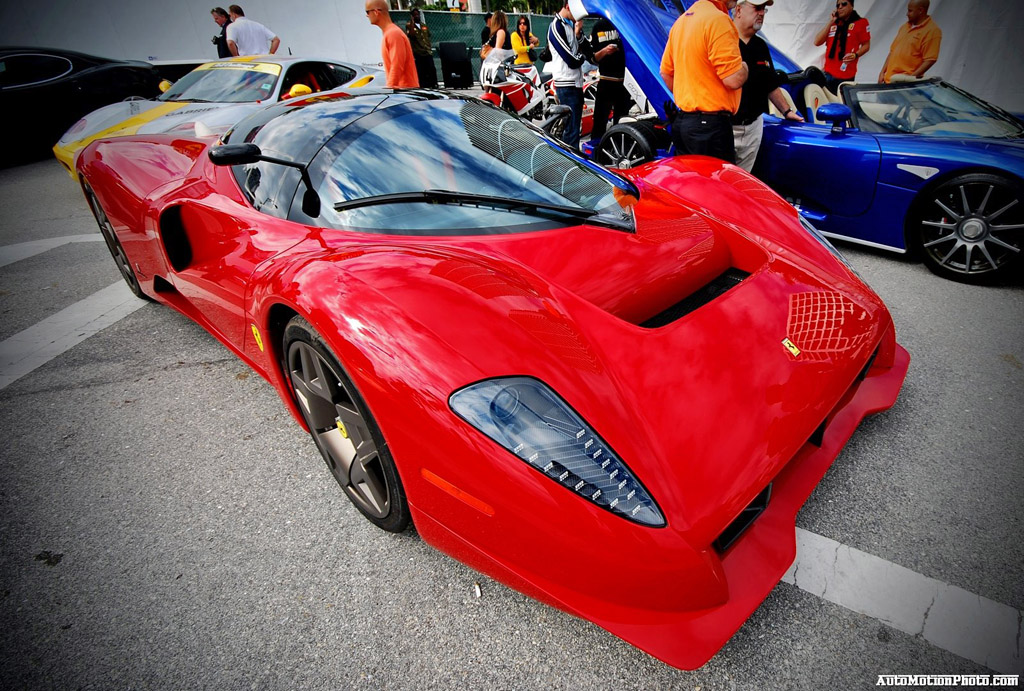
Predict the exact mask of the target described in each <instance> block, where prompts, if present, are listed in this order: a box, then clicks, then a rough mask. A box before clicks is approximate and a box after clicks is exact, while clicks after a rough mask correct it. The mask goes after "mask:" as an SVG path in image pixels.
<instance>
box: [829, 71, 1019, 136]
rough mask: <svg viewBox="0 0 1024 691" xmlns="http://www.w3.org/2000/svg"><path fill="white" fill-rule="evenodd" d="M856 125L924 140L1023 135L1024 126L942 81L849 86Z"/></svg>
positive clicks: (865, 128)
mask: <svg viewBox="0 0 1024 691" xmlns="http://www.w3.org/2000/svg"><path fill="white" fill-rule="evenodd" d="M844 93H845V94H846V100H847V102H848V103H849V104H850V106H851V109H852V110H853V117H854V123H855V124H856V125H857V127H859V128H860V129H861V130H863V131H865V132H871V133H875V134H893V133H896V134H918V135H921V136H923V137H958V138H963V137H997V138H1008V137H1020V136H1021V135H1022V134H1024V129H1022V127H1021V124H1020V123H1019V122H1018V121H1017V120H1016V119H1015V118H1013V117H1012V116H1011V115H1009V114H1008V113H1005V112H1003V111H1001V110H999V109H998V108H994V107H992V106H990V105H988V104H987V103H985V102H984V101H981V100H979V99H977V98H975V97H973V96H971V95H970V94H968V93H967V92H965V91H961V90H960V89H957V88H956V87H954V86H952V85H950V84H947V83H945V82H942V81H939V80H930V81H923V82H906V83H897V84H889V85H884V84H880V85H868V86H860V85H852V86H848V87H846V88H845V91H844Z"/></svg>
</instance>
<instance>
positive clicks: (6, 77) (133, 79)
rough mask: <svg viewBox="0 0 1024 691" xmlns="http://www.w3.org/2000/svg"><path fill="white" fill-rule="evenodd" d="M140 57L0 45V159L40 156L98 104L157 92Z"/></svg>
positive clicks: (154, 77) (154, 74)
mask: <svg viewBox="0 0 1024 691" xmlns="http://www.w3.org/2000/svg"><path fill="white" fill-rule="evenodd" d="M159 84H160V75H159V74H158V73H157V71H156V68H155V67H154V66H153V65H150V64H149V63H146V62H139V61H134V60H109V59H107V58H100V57H96V56H94V55H85V54H83V53H76V52H74V51H69V50H52V49H49V48H19V47H3V48H0V110H2V112H3V113H4V119H5V120H6V121H7V122H8V137H7V144H6V145H5V147H4V148H5V151H4V153H3V156H2V157H0V160H2V161H3V163H4V164H5V165H11V164H15V163H22V162H25V161H28V160H33V159H36V158H43V157H45V156H47V155H48V154H49V153H50V148H51V147H52V146H53V144H54V142H56V141H57V140H58V139H59V138H60V136H61V135H62V134H64V131H65V130H67V128H68V127H70V126H71V125H73V124H74V123H75V122H76V121H77V120H78V119H79V118H80V117H82V116H83V115H85V114H86V113H89V112H92V111H93V110H95V109H97V108H99V107H100V106H104V105H107V104H108V103H113V102H114V101H121V100H124V99H126V98H133V97H136V98H150V97H153V96H156V95H157V94H159V93H160V89H159Z"/></svg>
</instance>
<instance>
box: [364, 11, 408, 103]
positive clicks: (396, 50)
mask: <svg viewBox="0 0 1024 691" xmlns="http://www.w3.org/2000/svg"><path fill="white" fill-rule="evenodd" d="M366 18H367V19H368V20H369V22H370V23H371V24H373V25H374V26H376V27H378V28H379V29H380V30H381V45H380V54H381V60H382V62H383V63H384V76H385V78H386V81H385V84H386V86H387V87H388V88H390V89H405V88H416V87H418V86H419V85H420V78H419V75H418V74H417V73H416V60H415V58H414V57H413V54H412V43H410V42H409V37H408V36H406V35H405V32H404V31H402V30H401V29H400V28H398V26H396V25H395V23H394V22H393V21H391V11H390V8H389V6H388V3H387V0H366Z"/></svg>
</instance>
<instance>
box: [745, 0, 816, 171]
mask: <svg viewBox="0 0 1024 691" xmlns="http://www.w3.org/2000/svg"><path fill="white" fill-rule="evenodd" d="M774 2H775V0H737V2H736V9H735V10H733V13H732V20H733V23H734V24H735V25H736V31H737V32H738V33H739V35H740V55H741V56H742V57H743V62H744V63H746V65H747V68H748V69H749V70H750V76H749V77H747V83H746V84H744V85H743V93H742V95H741V97H740V107H739V109H738V110H737V111H736V114H735V115H733V116H732V134H733V139H734V141H735V144H736V165H738V166H739V167H740V168H743V170H745V171H747V172H748V173H749V172H750V171H751V170H752V169H753V168H754V159H756V158H757V150H758V148H759V147H760V146H761V127H762V125H763V120H764V118H763V115H764V113H765V112H767V110H768V101H769V99H770V100H771V102H772V103H774V104H775V107H776V108H778V109H779V112H780V113H782V117H784V118H785V119H787V120H796V121H798V122H803V118H802V117H801V116H800V114H799V113H797V112H796V111H795V110H793V109H792V108H790V107H789V104H788V103H787V101H786V97H785V96H784V95H783V93H782V87H781V84H782V80H781V79H780V78H779V75H778V73H777V72H776V71H775V63H774V62H772V56H771V53H770V52H769V51H768V44H767V43H765V41H764V39H763V38H761V37H760V36H757V32H758V31H760V30H761V25H762V24H763V23H764V15H765V12H767V10H768V8H769V7H770V6H771V5H772V4H774Z"/></svg>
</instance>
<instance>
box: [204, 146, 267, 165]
mask: <svg viewBox="0 0 1024 691" xmlns="http://www.w3.org/2000/svg"><path fill="white" fill-rule="evenodd" d="M262 155H263V152H262V151H260V147H258V146H256V145H255V144H222V145H220V146H214V147H211V148H210V160H211V161H213V164H214V165H215V166H239V165H244V164H246V163H256V162H257V161H259V160H262V159H261V156H262Z"/></svg>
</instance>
